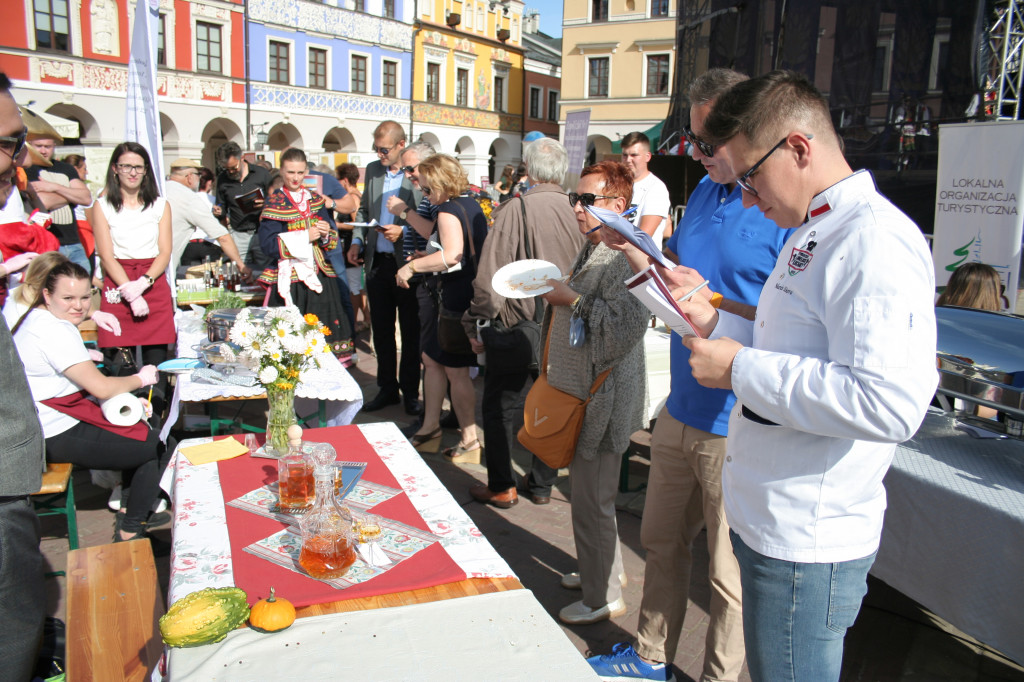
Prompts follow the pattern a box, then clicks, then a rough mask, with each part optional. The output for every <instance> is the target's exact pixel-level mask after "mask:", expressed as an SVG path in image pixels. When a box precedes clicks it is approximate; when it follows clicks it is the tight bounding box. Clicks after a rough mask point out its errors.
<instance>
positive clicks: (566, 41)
mask: <svg viewBox="0 0 1024 682" xmlns="http://www.w3.org/2000/svg"><path fill="white" fill-rule="evenodd" d="M678 2H679V0H668V3H667V5H666V4H665V2H664V0H608V3H607V18H602V17H597V18H595V17H594V15H593V13H594V11H595V5H598V4H599V3H595V2H594V0H565V5H564V11H563V15H562V92H561V110H560V114H559V115H560V118H561V120H560V124H561V125H563V126H564V125H565V116H566V114H568V113H570V112H572V111H578V110H580V109H590V133H591V137H592V138H593V137H595V136H598V137H604V138H606V139H608V140H615V139H617V136H619V135H625V134H626V133H628V132H630V131H633V130H646V129H647V128H650V127H651V126H653V125H654V124H656V123H658V122H659V121H662V120H664V118H665V116H666V115H667V114H668V108H669V102H670V99H671V83H672V79H673V77H674V70H675V61H676V48H675V37H676V10H677V7H678ZM665 58H667V64H668V74H667V82H668V84H669V85H668V88H667V90H665V91H664V92H658V91H657V90H656V89H654V90H653V91H651V90H652V88H651V86H652V80H653V81H657V80H658V79H657V78H656V76H655V74H654V73H651V74H649V73H648V71H649V70H650V68H651V67H652V64H654V63H660V64H664V63H665V61H666V59H665ZM595 60H596V61H597V62H599V63H602V64H606V65H607V71H606V78H605V79H604V81H605V88H604V90H603V92H600V93H599V94H595V93H593V92H592V91H591V87H592V85H593V86H598V85H599V83H597V82H595V81H597V80H600V79H599V72H598V71H597V69H599V68H600V64H598V65H595ZM604 60H607V62H604ZM649 76H650V77H649ZM598 89H599V90H600V88H598ZM598 146H599V147H600V146H601V145H600V144H599V145H598Z"/></svg>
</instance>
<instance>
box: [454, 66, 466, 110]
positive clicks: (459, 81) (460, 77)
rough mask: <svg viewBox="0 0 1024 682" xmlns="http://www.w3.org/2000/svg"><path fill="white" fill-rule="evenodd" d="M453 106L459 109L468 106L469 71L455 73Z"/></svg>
mask: <svg viewBox="0 0 1024 682" xmlns="http://www.w3.org/2000/svg"><path fill="white" fill-rule="evenodd" d="M455 104H456V106H460V107H468V106H469V70H468V69H457V70H456V71H455Z"/></svg>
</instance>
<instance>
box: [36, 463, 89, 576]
mask: <svg viewBox="0 0 1024 682" xmlns="http://www.w3.org/2000/svg"><path fill="white" fill-rule="evenodd" d="M73 468H74V465H73V464H55V463H52V462H51V463H49V464H47V465H46V471H44V472H43V485H42V486H41V487H40V488H39V492H37V493H35V494H34V495H33V496H32V502H33V504H34V505H35V508H36V514H37V515H38V516H63V517H65V518H66V519H67V523H68V549H78V516H77V514H76V512H75V485H74V481H73V480H72V479H71V470H72V469H73ZM54 575H63V573H62V572H59V571H58V572H57V573H56V574H54Z"/></svg>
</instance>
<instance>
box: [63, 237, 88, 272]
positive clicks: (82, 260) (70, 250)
mask: <svg viewBox="0 0 1024 682" xmlns="http://www.w3.org/2000/svg"><path fill="white" fill-rule="evenodd" d="M59 251H60V252H61V253H62V254H64V255H65V256H67V257H68V260H69V261H71V262H72V263H78V264H79V265H81V266H82V267H83V268H85V271H86V272H88V273H90V274H91V273H92V263H90V262H89V257H88V256H87V255H85V247H84V246H82V245H81V244H65V245H63V246H61V247H60V249H59Z"/></svg>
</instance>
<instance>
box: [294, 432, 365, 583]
mask: <svg viewBox="0 0 1024 682" xmlns="http://www.w3.org/2000/svg"><path fill="white" fill-rule="evenodd" d="M310 459H312V460H313V464H314V466H315V467H316V469H315V472H314V474H313V476H314V479H315V480H316V500H315V501H314V502H313V507H312V509H310V510H309V511H308V512H307V513H306V515H305V516H304V517H303V518H302V523H301V524H300V528H301V529H302V550H301V551H300V552H299V565H300V566H302V568H303V570H305V571H306V573H308V574H309V575H310V576H311V577H313V578H316V579H317V580H333V579H335V578H340V577H342V576H343V575H345V574H346V573H347V572H348V569H349V567H351V566H352V564H354V563H355V561H356V547H355V538H354V537H353V535H352V515H351V513H350V512H349V511H348V509H346V508H344V507H342V506H340V505H339V504H338V500H337V496H336V494H335V489H334V479H335V467H334V459H335V452H334V448H333V447H331V446H330V445H329V444H327V443H319V444H317V445H316V446H314V447H313V450H312V452H311V453H310Z"/></svg>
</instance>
